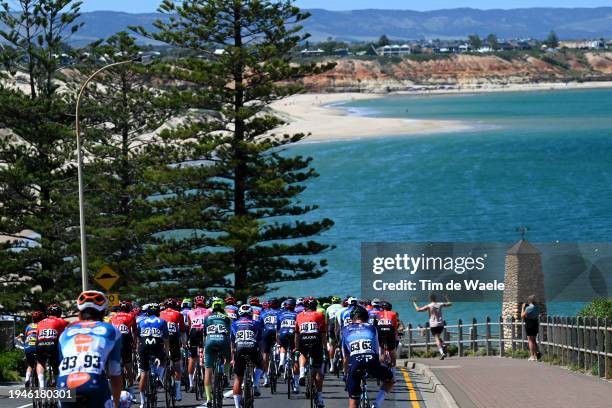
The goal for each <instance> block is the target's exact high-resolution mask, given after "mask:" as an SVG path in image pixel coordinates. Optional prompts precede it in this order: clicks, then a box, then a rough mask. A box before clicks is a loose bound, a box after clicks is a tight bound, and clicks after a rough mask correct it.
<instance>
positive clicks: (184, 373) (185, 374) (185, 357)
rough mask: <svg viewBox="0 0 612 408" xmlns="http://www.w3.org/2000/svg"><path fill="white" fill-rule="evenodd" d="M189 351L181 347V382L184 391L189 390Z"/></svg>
mask: <svg viewBox="0 0 612 408" xmlns="http://www.w3.org/2000/svg"><path fill="white" fill-rule="evenodd" d="M187 367H189V353H188V351H187V348H186V347H182V348H181V383H182V384H183V387H184V388H185V392H189V370H187Z"/></svg>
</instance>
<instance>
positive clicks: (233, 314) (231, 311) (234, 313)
mask: <svg viewBox="0 0 612 408" xmlns="http://www.w3.org/2000/svg"><path fill="white" fill-rule="evenodd" d="M225 314H226V315H227V317H229V318H230V319H231V320H232V321H234V320H236V319H238V307H237V306H236V299H235V298H234V297H233V296H228V297H226V298H225Z"/></svg>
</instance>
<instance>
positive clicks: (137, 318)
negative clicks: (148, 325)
mask: <svg viewBox="0 0 612 408" xmlns="http://www.w3.org/2000/svg"><path fill="white" fill-rule="evenodd" d="M146 318H147V315H146V314H144V313H141V314H139V315H138V316H136V319H135V320H136V325H137V326H138V325H139V324H140V322H142V321H143V320H144V319H146Z"/></svg>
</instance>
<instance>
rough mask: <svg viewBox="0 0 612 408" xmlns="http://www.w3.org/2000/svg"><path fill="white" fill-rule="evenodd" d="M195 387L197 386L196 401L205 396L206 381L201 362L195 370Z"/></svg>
mask: <svg viewBox="0 0 612 408" xmlns="http://www.w3.org/2000/svg"><path fill="white" fill-rule="evenodd" d="M193 387H194V388H195V398H196V401H200V400H202V399H203V398H204V383H203V377H202V367H201V366H200V363H199V362H198V363H196V368H195V372H194V373H193Z"/></svg>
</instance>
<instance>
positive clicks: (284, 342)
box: [279, 333, 295, 351]
mask: <svg viewBox="0 0 612 408" xmlns="http://www.w3.org/2000/svg"><path fill="white" fill-rule="evenodd" d="M279 341H280V345H281V346H282V347H284V348H285V350H287V351H291V350H293V349H294V348H295V333H281V334H280V336H279Z"/></svg>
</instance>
